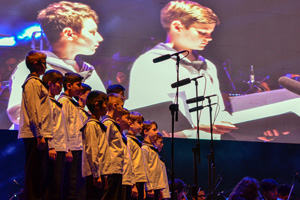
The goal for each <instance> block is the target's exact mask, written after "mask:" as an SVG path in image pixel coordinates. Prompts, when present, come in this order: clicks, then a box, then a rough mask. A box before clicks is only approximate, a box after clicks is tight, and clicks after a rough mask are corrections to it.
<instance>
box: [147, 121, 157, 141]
mask: <svg viewBox="0 0 300 200" xmlns="http://www.w3.org/2000/svg"><path fill="white" fill-rule="evenodd" d="M145 134H146V135H147V137H148V138H149V139H150V141H151V142H153V141H155V140H156V135H157V127H156V125H155V124H152V125H151V128H150V130H149V131H148V132H145Z"/></svg>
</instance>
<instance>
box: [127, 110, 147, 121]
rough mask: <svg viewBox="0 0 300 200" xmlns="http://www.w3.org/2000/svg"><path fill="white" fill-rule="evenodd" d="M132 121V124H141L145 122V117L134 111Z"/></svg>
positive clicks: (131, 115)
mask: <svg viewBox="0 0 300 200" xmlns="http://www.w3.org/2000/svg"><path fill="white" fill-rule="evenodd" d="M130 121H131V122H132V123H134V122H136V121H137V122H138V123H139V124H141V123H143V121H144V117H143V115H142V114H141V113H139V112H134V111H132V112H130Z"/></svg>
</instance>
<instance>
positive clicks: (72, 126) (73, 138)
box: [58, 93, 83, 151]
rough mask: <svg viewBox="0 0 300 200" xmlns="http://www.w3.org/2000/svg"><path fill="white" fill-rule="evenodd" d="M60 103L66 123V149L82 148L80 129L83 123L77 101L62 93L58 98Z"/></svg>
mask: <svg viewBox="0 0 300 200" xmlns="http://www.w3.org/2000/svg"><path fill="white" fill-rule="evenodd" d="M58 102H59V103H61V104H62V105H63V106H62V111H63V116H64V120H65V124H66V137H67V149H68V150H69V149H70V150H71V151H76V150H82V133H81V132H80V129H81V128H82V127H83V123H82V120H81V117H80V113H79V105H78V103H77V102H76V101H75V100H74V99H72V98H71V97H69V96H67V95H66V94H65V93H62V94H61V95H60V97H59V98H58Z"/></svg>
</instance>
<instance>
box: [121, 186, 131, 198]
mask: <svg viewBox="0 0 300 200" xmlns="http://www.w3.org/2000/svg"><path fill="white" fill-rule="evenodd" d="M131 187H132V186H131V185H122V187H121V200H130V199H131Z"/></svg>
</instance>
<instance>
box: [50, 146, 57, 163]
mask: <svg viewBox="0 0 300 200" xmlns="http://www.w3.org/2000/svg"><path fill="white" fill-rule="evenodd" d="M56 157H57V153H56V151H55V149H49V158H50V160H53V161H55V160H56Z"/></svg>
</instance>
